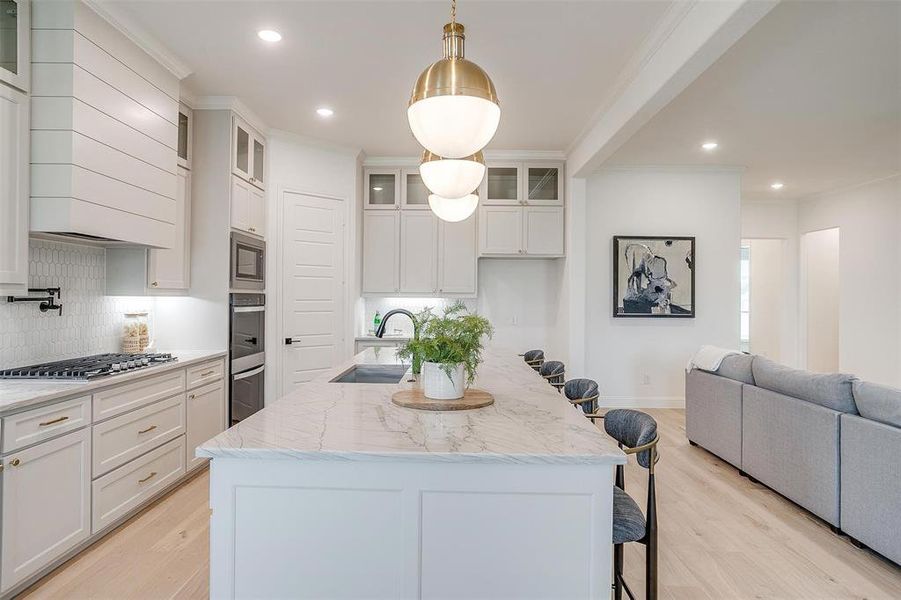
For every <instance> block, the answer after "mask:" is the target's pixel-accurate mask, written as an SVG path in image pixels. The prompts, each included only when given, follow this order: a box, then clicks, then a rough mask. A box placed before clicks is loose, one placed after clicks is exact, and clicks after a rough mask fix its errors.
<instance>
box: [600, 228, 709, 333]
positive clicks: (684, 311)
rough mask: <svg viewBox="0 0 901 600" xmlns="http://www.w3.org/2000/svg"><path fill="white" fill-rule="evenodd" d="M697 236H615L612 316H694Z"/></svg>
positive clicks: (681, 317)
mask: <svg viewBox="0 0 901 600" xmlns="http://www.w3.org/2000/svg"><path fill="white" fill-rule="evenodd" d="M696 270H697V262H696V245H695V238H694V236H658V235H644V236H642V235H615V236H613V273H612V277H613V316H614V317H615V318H657V319H661V318H663V319H693V318H694V317H695V314H696V304H695V272H696Z"/></svg>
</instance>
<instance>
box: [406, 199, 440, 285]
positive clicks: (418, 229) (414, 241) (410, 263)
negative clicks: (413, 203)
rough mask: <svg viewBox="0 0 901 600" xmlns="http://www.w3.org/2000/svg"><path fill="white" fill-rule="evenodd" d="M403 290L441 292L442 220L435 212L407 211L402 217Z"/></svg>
mask: <svg viewBox="0 0 901 600" xmlns="http://www.w3.org/2000/svg"><path fill="white" fill-rule="evenodd" d="M400 291H401V292H402V293H404V294H429V293H433V292H437V291H438V217H436V216H435V215H434V214H432V211H427V212H426V211H419V210H405V211H402V212H401V215H400Z"/></svg>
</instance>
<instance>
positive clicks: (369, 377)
mask: <svg viewBox="0 0 901 600" xmlns="http://www.w3.org/2000/svg"><path fill="white" fill-rule="evenodd" d="M409 369H410V367H409V366H408V365H354V366H353V367H351V368H350V369H348V370H347V371H344V372H343V373H341V374H340V375H338V376H337V377H335V378H334V379H332V380H331V381H329V383H399V382H400V380H401V379H403V378H404V375H405V374H406V373H407V371H408V370H409Z"/></svg>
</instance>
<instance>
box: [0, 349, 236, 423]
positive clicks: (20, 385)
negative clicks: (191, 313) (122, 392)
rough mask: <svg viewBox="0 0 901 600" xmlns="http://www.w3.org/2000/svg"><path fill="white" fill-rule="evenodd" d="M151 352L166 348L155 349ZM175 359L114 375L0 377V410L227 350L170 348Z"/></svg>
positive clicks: (77, 392)
mask: <svg viewBox="0 0 901 600" xmlns="http://www.w3.org/2000/svg"><path fill="white" fill-rule="evenodd" d="M155 352H169V351H168V350H156V351H155ZM171 354H172V355H173V356H175V357H177V358H178V360H175V361H172V362H167V363H162V364H160V365H156V366H153V367H147V368H145V369H135V370H134V371H128V372H126V373H120V374H118V375H108V376H105V377H96V378H94V379H89V380H87V381H65V380H58V379H0V414H3V413H10V412H16V411H19V410H22V409H23V408H28V407H31V406H36V405H38V404H44V403H45V402H50V401H55V400H59V399H61V398H69V397H73V396H78V395H82V394H93V393H94V392H95V391H97V390H99V389H102V388H107V387H112V386H115V385H121V384H123V383H128V382H130V381H134V380H135V379H140V378H142V377H147V376H149V375H158V374H160V373H165V372H166V371H172V370H175V369H184V368H185V367H188V366H190V365H194V364H197V363H201V362H204V361H207V360H213V359H216V358H222V357H224V356H226V355H227V354H228V353H227V352H225V351H224V350H223V351H214V350H213V351H211V350H206V351H172V352H171Z"/></svg>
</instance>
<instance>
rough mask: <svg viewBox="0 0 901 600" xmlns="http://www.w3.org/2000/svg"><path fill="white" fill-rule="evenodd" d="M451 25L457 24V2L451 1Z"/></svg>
mask: <svg viewBox="0 0 901 600" xmlns="http://www.w3.org/2000/svg"><path fill="white" fill-rule="evenodd" d="M451 23H452V24H454V25H456V24H457V0H451Z"/></svg>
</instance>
